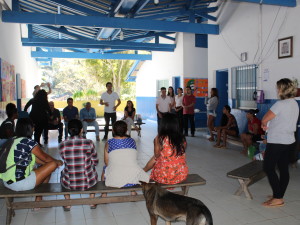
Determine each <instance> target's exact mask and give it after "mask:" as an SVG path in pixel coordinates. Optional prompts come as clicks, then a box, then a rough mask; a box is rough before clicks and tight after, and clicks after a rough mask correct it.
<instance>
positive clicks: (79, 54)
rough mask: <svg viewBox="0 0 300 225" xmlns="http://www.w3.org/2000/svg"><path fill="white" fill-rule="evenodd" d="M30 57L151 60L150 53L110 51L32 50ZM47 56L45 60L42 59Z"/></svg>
mask: <svg viewBox="0 0 300 225" xmlns="http://www.w3.org/2000/svg"><path fill="white" fill-rule="evenodd" d="M31 57H33V58H37V61H49V60H48V59H49V58H84V59H120V60H152V55H150V54H149V55H146V54H111V53H105V54H101V53H82V52H44V51H32V52H31ZM44 58H47V59H46V60H43V59H44Z"/></svg>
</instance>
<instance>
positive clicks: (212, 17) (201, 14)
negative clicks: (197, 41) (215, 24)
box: [195, 12, 217, 21]
mask: <svg viewBox="0 0 300 225" xmlns="http://www.w3.org/2000/svg"><path fill="white" fill-rule="evenodd" d="M195 14H196V15H198V16H201V17H204V18H206V19H209V20H212V21H217V17H215V16H211V15H208V14H207V13H197V12H196V13H195Z"/></svg>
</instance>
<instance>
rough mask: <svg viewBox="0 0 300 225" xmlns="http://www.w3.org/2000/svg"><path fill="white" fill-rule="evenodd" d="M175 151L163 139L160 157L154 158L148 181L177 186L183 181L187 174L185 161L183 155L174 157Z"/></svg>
mask: <svg viewBox="0 0 300 225" xmlns="http://www.w3.org/2000/svg"><path fill="white" fill-rule="evenodd" d="M175 152H176V149H175V148H172V146H171V145H170V144H169V140H168V139H165V140H164V142H163V148H162V150H161V152H160V156H159V157H158V158H156V162H155V165H154V167H153V169H152V171H151V175H150V179H152V180H154V181H156V182H158V183H161V184H177V183H180V182H182V181H184V180H185V179H186V178H187V175H188V173H189V170H188V166H187V164H186V160H185V153H184V154H183V155H180V156H176V153H175Z"/></svg>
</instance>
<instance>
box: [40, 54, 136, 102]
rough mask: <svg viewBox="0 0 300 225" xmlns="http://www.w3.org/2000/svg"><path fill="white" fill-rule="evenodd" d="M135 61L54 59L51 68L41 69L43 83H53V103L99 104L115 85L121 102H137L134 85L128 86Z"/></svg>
mask: <svg viewBox="0 0 300 225" xmlns="http://www.w3.org/2000/svg"><path fill="white" fill-rule="evenodd" d="M132 64H133V61H132V60H99V59H53V66H52V67H51V68H44V69H42V80H43V82H50V83H51V87H52V94H51V95H50V97H51V99H53V100H55V99H57V100H65V99H66V98H68V97H73V98H74V99H76V100H99V97H100V95H101V94H102V93H103V92H104V91H106V87H105V84H106V83H107V82H112V83H113V86H114V91H116V92H117V93H118V94H119V95H120V98H121V100H123V101H124V100H128V99H131V100H134V99H135V83H134V82H126V81H125V79H126V76H127V73H128V71H129V70H130V68H131V66H132Z"/></svg>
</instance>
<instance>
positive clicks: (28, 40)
mask: <svg viewBox="0 0 300 225" xmlns="http://www.w3.org/2000/svg"><path fill="white" fill-rule="evenodd" d="M21 41H22V43H23V44H24V43H35V44H38V43H49V44H57V45H64V44H80V45H86V46H87V47H89V46H90V45H99V46H116V47H118V46H134V47H152V48H161V47H170V48H173V47H176V46H175V45H172V44H159V43H156V44H154V43H139V42H124V41H95V40H91V39H90V40H70V39H49V38H21Z"/></svg>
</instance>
